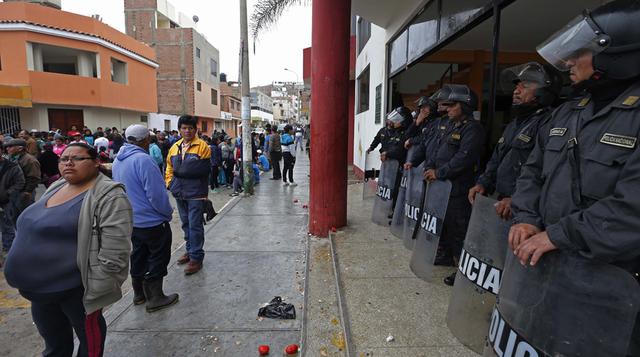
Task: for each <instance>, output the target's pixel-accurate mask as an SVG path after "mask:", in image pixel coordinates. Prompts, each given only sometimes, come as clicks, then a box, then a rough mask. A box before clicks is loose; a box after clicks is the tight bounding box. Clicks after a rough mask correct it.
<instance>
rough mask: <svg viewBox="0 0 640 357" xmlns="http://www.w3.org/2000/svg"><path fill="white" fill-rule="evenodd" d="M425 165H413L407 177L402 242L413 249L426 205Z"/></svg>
mask: <svg viewBox="0 0 640 357" xmlns="http://www.w3.org/2000/svg"><path fill="white" fill-rule="evenodd" d="M423 174H424V167H423V165H422V164H420V166H418V167H412V168H411V169H410V170H409V176H408V179H407V190H406V193H405V197H404V201H405V208H404V212H405V215H404V221H403V230H402V242H403V244H404V247H405V248H407V249H409V250H411V249H413V243H414V242H413V241H414V239H415V228H416V224H417V222H418V219H419V218H420V211H421V210H422V206H423V205H424V189H425V187H426V182H425V180H424V177H423Z"/></svg>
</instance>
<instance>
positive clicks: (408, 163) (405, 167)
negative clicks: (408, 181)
mask: <svg viewBox="0 0 640 357" xmlns="http://www.w3.org/2000/svg"><path fill="white" fill-rule="evenodd" d="M412 167H413V165H412V164H411V163H410V162H407V163H405V164H404V169H405V170H410V169H411V168H412Z"/></svg>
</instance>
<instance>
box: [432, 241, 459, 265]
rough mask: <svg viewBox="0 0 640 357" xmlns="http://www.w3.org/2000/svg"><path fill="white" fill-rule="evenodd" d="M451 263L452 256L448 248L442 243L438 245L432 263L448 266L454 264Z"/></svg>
mask: <svg viewBox="0 0 640 357" xmlns="http://www.w3.org/2000/svg"><path fill="white" fill-rule="evenodd" d="M453 263H454V261H453V256H452V255H451V252H450V251H449V249H447V248H446V247H443V246H442V245H439V246H438V250H437V252H436V259H435V260H434V262H433V265H441V266H446V267H450V266H452V265H454V264H453Z"/></svg>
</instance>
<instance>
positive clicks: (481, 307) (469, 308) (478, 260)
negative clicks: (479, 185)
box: [447, 195, 510, 353]
mask: <svg viewBox="0 0 640 357" xmlns="http://www.w3.org/2000/svg"><path fill="white" fill-rule="evenodd" d="M496 202H497V201H496V200H494V199H491V198H487V197H484V196H482V195H477V196H476V200H475V202H474V204H473V211H472V213H471V219H470V221H469V227H468V229H467V235H466V237H465V241H464V248H463V249H462V255H461V256H460V261H459V265H458V274H457V278H456V282H455V285H454V286H453V291H452V293H451V299H450V300H449V310H448V312H447V326H449V329H450V330H451V332H452V333H453V335H454V336H456V338H457V339H458V340H459V341H460V342H461V343H462V344H463V345H465V346H467V347H469V348H470V349H472V350H473V351H476V352H478V353H482V351H483V350H484V347H485V341H486V338H487V332H488V331H489V323H490V322H491V312H492V311H493V306H494V305H495V303H496V297H497V295H498V292H499V290H500V278H501V277H502V271H503V268H504V260H505V256H506V254H507V250H508V235H509V227H510V223H509V222H508V221H505V220H503V219H501V218H500V217H499V216H498V214H497V213H496V208H495V206H494V205H495V203H496Z"/></svg>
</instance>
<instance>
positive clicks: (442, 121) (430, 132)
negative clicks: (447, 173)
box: [407, 116, 450, 167]
mask: <svg viewBox="0 0 640 357" xmlns="http://www.w3.org/2000/svg"><path fill="white" fill-rule="evenodd" d="M449 123H450V121H449V118H448V117H446V116H444V117H440V118H435V119H431V120H429V121H428V122H426V123H425V125H424V127H423V128H422V131H421V133H420V135H418V136H416V137H414V138H412V139H411V143H412V145H415V146H417V147H418V149H416V150H415V151H414V154H413V155H412V156H411V157H408V158H407V162H410V163H411V165H412V166H413V167H417V166H419V165H420V164H421V163H422V162H423V161H425V158H427V157H431V156H433V152H434V150H435V149H437V148H438V147H439V146H440V142H441V140H442V137H443V136H444V135H445V134H446V133H447V131H448V130H449Z"/></svg>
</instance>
